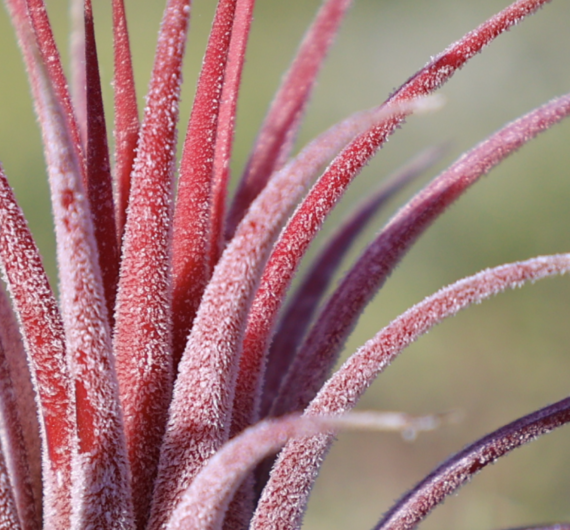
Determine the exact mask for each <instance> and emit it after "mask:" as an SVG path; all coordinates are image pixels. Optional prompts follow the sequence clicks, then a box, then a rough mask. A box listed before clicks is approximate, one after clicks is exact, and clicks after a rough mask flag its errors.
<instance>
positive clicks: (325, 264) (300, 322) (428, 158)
mask: <svg viewBox="0 0 570 530" xmlns="http://www.w3.org/2000/svg"><path fill="white" fill-rule="evenodd" d="M442 154H443V150H442V149H441V148H432V149H428V150H426V151H424V152H422V153H420V154H419V155H418V156H416V157H415V158H413V159H412V160H411V161H410V162H409V163H407V164H406V165H405V166H404V167H402V168H401V169H400V170H398V171H397V172H396V173H394V174H393V175H391V176H389V177H388V178H387V179H386V180H385V181H384V182H383V183H382V185H381V186H380V187H379V188H378V190H376V191H375V192H372V193H371V194H369V195H370V196H369V198H367V199H366V200H364V201H362V202H361V203H359V204H357V205H356V207H355V208H354V210H353V213H352V215H351V216H350V217H348V218H347V219H345V220H344V221H343V223H342V224H341V225H340V226H338V227H337V228H336V229H335V231H334V232H333V234H332V236H331V237H330V238H329V239H328V241H327V242H326V243H325V244H324V245H323V248H322V249H321V250H320V251H319V254H318V256H317V258H316V259H315V261H314V263H313V264H312V265H311V268H310V269H309V271H308V272H307V273H306V274H305V276H304V278H303V281H302V283H301V284H300V285H299V287H298V289H297V292H296V294H295V296H294V297H293V298H292V299H291V301H290V302H289V303H288V304H287V310H286V311H285V313H284V315H283V317H282V318H281V321H280V323H279V327H278V329H277V331H276V333H275V337H274V339H273V343H272V345H271V348H270V350H269V355H268V358H267V368H266V374H265V381H264V384H263V396H262V400H263V402H262V405H261V416H262V417H264V416H266V415H267V413H268V412H269V409H270V407H271V404H272V402H273V400H274V399H275V396H276V395H277V392H278V390H279V386H280V385H281V381H282V379H283V377H284V376H285V374H286V373H287V370H288V369H289V366H290V364H291V362H292V361H293V359H294V356H295V352H296V350H297V347H298V346H299V344H300V342H301V340H302V339H303V336H304V335H305V332H306V330H307V329H308V327H309V324H310V323H311V320H312V318H313V315H314V313H315V311H316V310H317V306H318V305H319V303H320V302H321V299H322V298H323V296H324V294H325V291H326V290H327V288H328V287H329V285H330V282H331V281H332V278H333V276H334V274H335V273H336V272H337V270H338V268H339V267H340V264H341V262H342V259H343V258H344V257H345V255H346V253H347V252H348V250H349V248H350V247H351V245H352V243H353V242H354V241H355V239H356V238H357V237H358V235H359V234H360V232H361V231H362V230H364V229H365V228H366V227H367V226H368V224H367V223H368V222H369V221H370V220H371V219H372V218H373V217H374V216H375V215H376V214H377V213H378V211H379V210H381V209H382V207H383V206H384V205H385V204H386V202H388V201H389V200H390V199H391V198H392V197H393V195H395V194H396V193H398V192H399V191H401V189H402V188H403V187H404V186H405V185H407V184H409V183H410V182H411V181H413V180H414V179H416V178H417V177H419V176H420V175H421V174H422V173H423V172H424V171H425V170H426V169H428V167H429V166H431V165H433V164H435V163H436V162H437V161H438V160H439V159H440V158H441V156H442Z"/></svg>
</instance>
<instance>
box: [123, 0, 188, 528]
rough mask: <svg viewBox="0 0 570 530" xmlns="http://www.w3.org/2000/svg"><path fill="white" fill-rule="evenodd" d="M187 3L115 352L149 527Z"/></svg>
mask: <svg viewBox="0 0 570 530" xmlns="http://www.w3.org/2000/svg"><path fill="white" fill-rule="evenodd" d="M189 15H190V10H189V1H188V0H170V1H169V2H168V4H167V6H166V9H165V12H164V16H163V21H162V25H161V30H160V34H159V40H158V45H157V51H156V57H155V64H154V68H153V73H152V78H151V83H150V88H149V92H148V95H147V105H146V108H145V111H144V118H143V123H142V126H141V132H140V138H139V145H138V151H137V158H136V161H135V166H134V169H133V174H132V182H131V191H130V198H129V210H128V213H127V222H126V226H125V233H124V243H123V256H122V262H121V273H120V280H119V292H118V296H117V309H116V313H115V314H116V326H115V337H114V351H115V356H116V363H117V375H118V379H119V389H120V396H121V404H122V408H123V412H124V421H125V433H126V437H127V451H128V455H129V462H130V466H131V474H132V488H133V500H134V505H135V506H134V507H135V518H136V522H137V526H139V527H143V526H144V525H145V524H146V520H147V518H148V514H149V510H150V498H151V492H152V483H153V480H154V477H155V474H156V466H157V463H158V450H159V447H160V443H161V440H162V436H163V433H164V425H165V421H166V414H167V410H168V404H169V402H170V396H171V391H172V380H173V373H172V357H171V307H170V306H171V280H170V273H171V271H170V265H171V264H170V258H171V238H172V226H171V224H172V193H173V173H174V156H175V146H176V123H177V121H178V101H179V96H180V83H181V66H182V57H183V54H184V48H185V42H186V33H187V30H188V20H189Z"/></svg>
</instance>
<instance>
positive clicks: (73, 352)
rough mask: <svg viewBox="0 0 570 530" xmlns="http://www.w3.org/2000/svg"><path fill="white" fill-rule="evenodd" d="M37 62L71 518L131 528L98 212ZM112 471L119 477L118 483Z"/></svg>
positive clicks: (59, 108)
mask: <svg viewBox="0 0 570 530" xmlns="http://www.w3.org/2000/svg"><path fill="white" fill-rule="evenodd" d="M88 48H89V47H88ZM37 57H38V58H39V56H37ZM36 68H37V70H36V71H37V105H38V114H39V115H40V124H41V126H42V135H43V141H44V145H45V148H46V158H47V165H48V172H49V183H50V190H51V197H52V207H53V214H54V222H55V229H56V243H57V258H58V265H59V274H60V283H61V287H60V291H61V306H62V315H63V324H64V329H65V338H66V345H67V356H68V362H69V365H70V368H71V372H72V376H73V378H74V385H75V388H74V390H75V395H74V399H75V405H76V419H77V436H78V447H77V449H78V451H77V453H76V452H75V451H73V450H70V448H67V452H70V453H71V454H72V455H73V461H72V465H73V480H74V482H73V486H74V488H73V490H72V505H73V515H72V524H76V525H78V527H81V526H82V525H89V524H91V525H94V526H95V527H97V526H107V527H108V526H109V523H108V521H109V518H110V520H112V521H113V524H115V525H118V526H117V528H118V527H124V528H128V527H129V526H132V505H131V498H130V489H129V481H128V475H129V472H128V467H127V457H126V450H125V442H124V435H123V425H122V417H121V411H120V403H119V396H118V386H117V381H116V375H115V372H114V368H113V361H112V353H111V331H110V327H109V322H108V318H107V310H106V305H105V297H104V290H103V284H102V277H101V271H100V269H99V261H98V254H97V246H96V241H95V234H94V228H93V225H92V217H91V212H90V210H89V203H88V200H87V198H86V195H85V189H84V186H83V180H82V176H81V169H80V161H79V160H78V159H77V157H76V151H75V149H74V147H73V143H72V140H71V135H70V133H69V131H68V129H67V121H66V118H65V115H64V113H63V110H62V109H61V107H60V106H59V101H58V99H57V97H56V94H55V91H54V90H53V88H52V87H51V84H50V79H49V78H48V77H47V75H46V72H45V71H44V69H43V68H42V65H41V64H39V63H38V64H37V66H36ZM64 373H65V372H64ZM70 447H71V448H72V449H73V446H71V444H70ZM110 448H112V449H110ZM93 468H95V469H97V470H98V472H97V473H93V472H92V469H93ZM107 476H113V477H114V480H113V482H112V483H109V482H108V480H107Z"/></svg>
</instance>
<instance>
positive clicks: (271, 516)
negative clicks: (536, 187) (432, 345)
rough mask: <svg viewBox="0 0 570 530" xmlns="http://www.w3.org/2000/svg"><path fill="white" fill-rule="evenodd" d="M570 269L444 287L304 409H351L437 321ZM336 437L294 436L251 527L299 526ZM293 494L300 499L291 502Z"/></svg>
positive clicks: (487, 276) (549, 263)
mask: <svg viewBox="0 0 570 530" xmlns="http://www.w3.org/2000/svg"><path fill="white" fill-rule="evenodd" d="M569 270H570V254H560V255H554V256H544V257H538V258H534V259H531V260H528V261H523V262H518V263H513V264H509V265H502V266H500V267H496V268H494V269H488V270H485V271H482V272H480V273H478V274H476V275H474V276H470V277H468V278H465V279H463V280H460V281H458V282H457V283H454V284H452V285H450V286H448V287H445V288H444V289H442V290H440V291H438V292H437V293H435V294H434V295H432V296H430V297H428V298H426V299H425V300H424V301H423V302H421V303H419V304H417V305H416V306H414V307H412V308H410V309H409V310H408V311H406V312H405V313H403V314H402V315H401V316H400V317H398V318H396V319H395V320H394V321H393V322H392V323H391V324H389V325H388V326H387V327H386V328H384V329H383V330H382V331H380V332H379V333H378V334H377V335H376V336H375V337H374V338H372V339H370V340H369V341H368V342H366V343H365V344H364V345H363V346H362V347H361V348H360V349H359V350H358V351H357V352H356V353H354V354H353V355H352V356H351V357H350V358H349V359H348V360H347V361H346V362H345V363H344V364H343V365H342V366H341V368H340V369H339V370H338V371H337V372H336V373H335V374H334V375H333V376H332V377H331V378H330V379H329V381H328V382H327V383H326V384H325V385H324V386H323V388H322V389H321V390H320V392H319V393H318V394H317V396H316V397H315V399H313V401H312V402H311V403H310V405H309V406H308V407H307V409H306V410H305V414H307V415H323V414H342V413H345V412H348V411H349V410H351V409H352V407H354V406H355V405H356V403H357V402H358V400H359V399H360V397H361V396H362V394H363V393H364V391H365V390H366V389H367V388H368V387H369V386H370V384H371V383H372V382H373V381H374V380H375V379H376V377H377V376H378V375H379V374H380V373H381V372H382V371H383V370H384V369H385V368H386V367H387V366H388V365H389V363H390V362H391V361H392V360H393V359H394V358H395V357H396V355H398V354H399V353H400V352H401V351H402V350H403V349H404V348H405V347H406V346H408V345H409V344H410V343H411V342H413V341H414V340H416V339H417V338H418V337H419V336H421V335H422V334H424V333H426V332H427V331H429V329H431V328H432V327H433V326H434V325H436V324H438V323H439V322H441V321H442V320H444V319H445V318H447V317H450V316H453V315H454V314H456V313H457V312H458V311H460V310H461V309H464V308H466V307H468V306H469V305H471V304H474V303H478V302H480V301H482V300H484V299H486V298H488V297H490V296H492V295H493V294H496V293H498V292H500V291H503V290H505V289H507V288H511V287H517V286H520V285H521V284H522V283H524V282H526V281H534V280H538V279H540V278H544V277H547V276H551V275H555V274H563V273H565V272H568V271H569ZM331 442H332V438H331V436H326V435H319V436H315V437H313V438H303V439H300V440H295V441H292V442H290V443H289V444H288V445H287V446H286V447H285V449H283V451H282V452H281V454H280V455H279V458H278V460H277V462H276V464H275V466H274V468H273V471H272V473H271V477H270V479H269V482H268V483H267V485H266V487H265V489H264V490H263V494H262V497H261V499H260V501H259V504H258V508H257V511H256V514H255V516H254V520H253V522H252V529H257V528H259V529H262V528H264V525H266V524H268V522H269V521H273V523H272V524H277V525H278V527H281V526H280V525H283V526H282V527H283V528H298V527H299V525H300V524H301V517H302V512H303V511H304V507H305V505H306V501H307V498H308V495H309V492H310V489H311V487H312V485H313V482H314V480H315V478H316V475H317V473H318V469H319V467H320V465H321V463H322V460H323V458H324V455H325V453H326V452H327V450H328V448H329V446H330V444H331ZM292 498H295V502H291V499H292ZM277 521H279V523H278V522H277Z"/></svg>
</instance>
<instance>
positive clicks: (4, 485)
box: [0, 450, 22, 530]
mask: <svg viewBox="0 0 570 530" xmlns="http://www.w3.org/2000/svg"><path fill="white" fill-rule="evenodd" d="M0 513H1V514H2V518H1V519H0V529H1V530H20V528H22V527H21V526H20V524H19V523H20V521H19V519H18V512H17V510H16V501H15V500H14V495H13V489H12V484H11V483H10V477H9V476H8V471H7V469H6V461H5V460H4V455H3V454H2V451H1V450H0Z"/></svg>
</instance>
